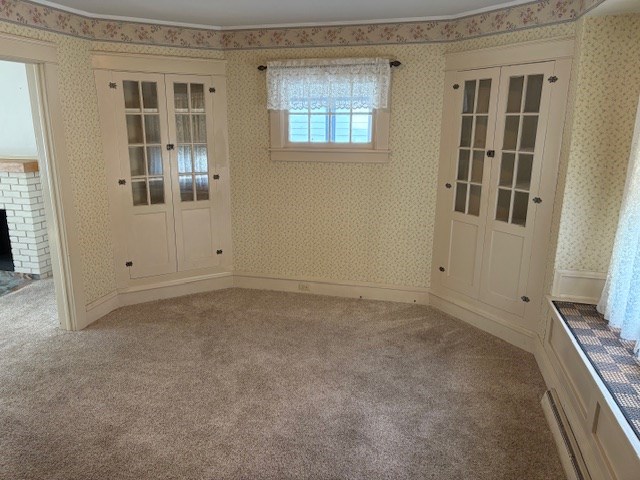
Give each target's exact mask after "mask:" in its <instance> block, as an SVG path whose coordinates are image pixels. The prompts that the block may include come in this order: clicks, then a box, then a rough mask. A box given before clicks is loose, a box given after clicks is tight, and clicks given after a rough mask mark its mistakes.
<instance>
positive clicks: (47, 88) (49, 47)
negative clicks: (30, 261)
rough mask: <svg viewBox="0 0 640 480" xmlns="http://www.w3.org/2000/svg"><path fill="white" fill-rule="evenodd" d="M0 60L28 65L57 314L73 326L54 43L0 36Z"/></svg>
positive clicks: (76, 311) (73, 281)
mask: <svg viewBox="0 0 640 480" xmlns="http://www.w3.org/2000/svg"><path fill="white" fill-rule="evenodd" d="M0 58H2V59H4V60H11V61H16V62H21V63H25V64H27V80H28V83H29V95H30V98H31V109H32V115H33V119H34V130H35V133H36V142H37V146H38V163H39V170H40V181H41V184H42V192H43V197H44V199H45V201H44V204H45V216H46V219H47V234H48V236H49V247H50V250H51V263H52V270H53V278H54V283H55V292H56V303H57V307H58V318H59V321H60V326H61V327H62V328H63V329H66V330H77V329H78V328H80V327H79V326H81V325H83V324H84V322H85V320H84V317H85V295H84V285H83V281H82V258H81V255H82V253H81V249H80V243H79V238H78V233H77V231H78V229H77V222H76V212H75V207H74V203H73V185H72V183H71V175H70V173H69V169H70V167H69V160H68V155H67V149H66V142H65V131H64V121H63V115H62V104H61V100H60V96H59V91H58V85H59V81H60V80H59V68H58V65H57V52H56V47H55V45H54V44H52V43H49V42H43V41H39V40H33V39H30V38H25V37H21V36H16V35H9V34H0Z"/></svg>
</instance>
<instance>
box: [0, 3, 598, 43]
mask: <svg viewBox="0 0 640 480" xmlns="http://www.w3.org/2000/svg"><path fill="white" fill-rule="evenodd" d="M603 1H604V0H538V1H533V2H530V3H526V4H522V5H517V6H513V7H507V8H503V9H498V10H494V11H491V12H484V13H478V14H474V15H469V16H466V17H461V18H457V19H454V20H434V21H420V22H402V23H376V24H362V25H340V26H317V27H284V28H260V29H237V30H214V29H204V28H188V27H175V26H170V25H158V24H152V23H137V22H124V21H113V20H101V19H95V18H89V17H85V16H82V15H79V14H75V13H69V12H66V11H63V10H60V9H57V8H53V7H48V6H44V5H41V4H36V3H33V2H31V1H29V0H0V21H4V22H9V23H14V24H18V25H23V26H27V27H33V28H37V29H41V30H47V31H51V32H55V33H61V34H64V35H70V36H74V37H79V38H83V39H88V40H95V41H108V42H122V43H130V44H142V45H158V46H169V47H181V48H195V49H207V50H246V49H260V48H292V47H331V46H363V45H398V44H416V43H441V42H451V41H458V40H467V39H471V38H478V37H482V36H486V35H494V34H496V33H505V32H513V31H516V30H523V29H529V28H535V27H542V26H547V25H553V24H559V23H566V22H571V21H575V20H577V19H578V18H579V17H580V16H582V15H584V14H585V13H586V12H588V11H589V10H591V9H592V8H594V7H596V6H597V5H599V4H600V3H602V2H603Z"/></svg>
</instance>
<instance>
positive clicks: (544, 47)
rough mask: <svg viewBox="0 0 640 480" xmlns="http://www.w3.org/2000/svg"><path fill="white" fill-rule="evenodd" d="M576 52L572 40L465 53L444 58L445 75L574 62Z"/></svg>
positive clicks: (503, 46) (534, 41) (492, 48)
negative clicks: (567, 61) (561, 61)
mask: <svg viewBox="0 0 640 480" xmlns="http://www.w3.org/2000/svg"><path fill="white" fill-rule="evenodd" d="M574 51H575V40H574V38H573V37H565V38H554V39H551V40H533V41H531V42H522V43H517V44H511V45H502V46H498V47H490V48H481V49H477V50H466V51H464V52H456V53H449V54H447V55H445V71H449V70H455V71H461V70H475V69H478V68H488V67H503V66H506V65H521V64H525V63H536V62H544V61H548V60H558V59H561V58H573V55H574Z"/></svg>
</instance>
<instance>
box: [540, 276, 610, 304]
mask: <svg viewBox="0 0 640 480" xmlns="http://www.w3.org/2000/svg"><path fill="white" fill-rule="evenodd" d="M606 278H607V274H606V273H601V272H585V271H580V270H556V272H555V275H554V278H553V289H552V290H551V294H552V295H553V297H554V298H557V299H560V300H567V301H572V302H579V303H598V301H599V300H600V295H602V290H603V289H604V282H605V280H606Z"/></svg>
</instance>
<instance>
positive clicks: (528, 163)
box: [516, 153, 533, 190]
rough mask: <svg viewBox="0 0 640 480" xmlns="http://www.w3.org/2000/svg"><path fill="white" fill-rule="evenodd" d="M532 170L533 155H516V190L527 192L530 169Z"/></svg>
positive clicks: (529, 185) (529, 184) (529, 182)
mask: <svg viewBox="0 0 640 480" xmlns="http://www.w3.org/2000/svg"><path fill="white" fill-rule="evenodd" d="M532 168H533V155H528V154H526V153H521V154H520V155H518V175H517V176H516V188H518V189H520V190H529V188H530V187H531V169H532Z"/></svg>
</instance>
